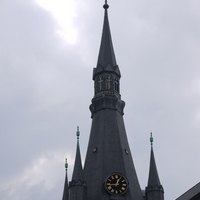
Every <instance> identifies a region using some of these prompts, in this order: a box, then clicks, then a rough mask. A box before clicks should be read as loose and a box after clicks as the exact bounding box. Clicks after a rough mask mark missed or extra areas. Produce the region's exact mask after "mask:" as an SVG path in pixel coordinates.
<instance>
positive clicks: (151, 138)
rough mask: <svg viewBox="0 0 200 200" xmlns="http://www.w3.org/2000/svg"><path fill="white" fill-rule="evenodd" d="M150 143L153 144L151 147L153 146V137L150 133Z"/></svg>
mask: <svg viewBox="0 0 200 200" xmlns="http://www.w3.org/2000/svg"><path fill="white" fill-rule="evenodd" d="M150 143H151V146H152V145H153V136H152V132H151V133H150Z"/></svg>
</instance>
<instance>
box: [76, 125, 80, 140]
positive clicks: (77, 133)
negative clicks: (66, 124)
mask: <svg viewBox="0 0 200 200" xmlns="http://www.w3.org/2000/svg"><path fill="white" fill-rule="evenodd" d="M76 136H77V140H78V139H79V136H80V131H79V126H77V131H76Z"/></svg>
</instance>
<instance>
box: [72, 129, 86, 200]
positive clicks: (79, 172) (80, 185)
mask: <svg viewBox="0 0 200 200" xmlns="http://www.w3.org/2000/svg"><path fill="white" fill-rule="evenodd" d="M76 136H77V148H76V158H75V162H74V171H73V174H72V180H71V181H70V182H69V191H70V200H84V199H85V196H86V183H85V181H83V167H82V162H81V153H80V147H79V137H80V131H79V127H77V131H76Z"/></svg>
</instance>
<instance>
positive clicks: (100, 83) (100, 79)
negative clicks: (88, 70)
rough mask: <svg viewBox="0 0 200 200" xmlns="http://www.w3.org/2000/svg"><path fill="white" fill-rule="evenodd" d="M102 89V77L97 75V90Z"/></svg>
mask: <svg viewBox="0 0 200 200" xmlns="http://www.w3.org/2000/svg"><path fill="white" fill-rule="evenodd" d="M101 90H103V77H102V76H99V80H98V91H101Z"/></svg>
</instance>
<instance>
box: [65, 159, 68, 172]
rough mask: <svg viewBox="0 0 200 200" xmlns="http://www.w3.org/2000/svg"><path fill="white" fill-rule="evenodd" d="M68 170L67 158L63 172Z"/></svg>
mask: <svg viewBox="0 0 200 200" xmlns="http://www.w3.org/2000/svg"><path fill="white" fill-rule="evenodd" d="M67 169H68V163H67V158H66V159H65V170H66V171H67Z"/></svg>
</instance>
